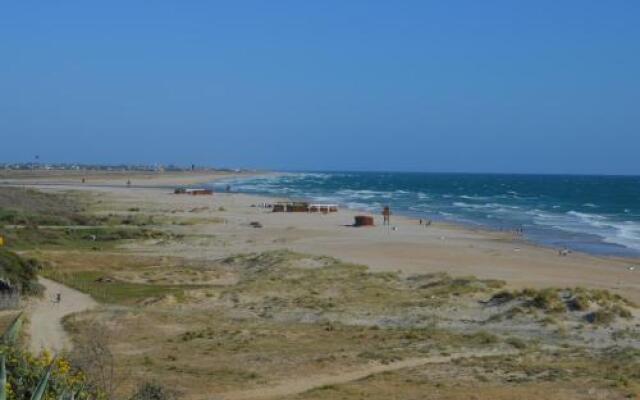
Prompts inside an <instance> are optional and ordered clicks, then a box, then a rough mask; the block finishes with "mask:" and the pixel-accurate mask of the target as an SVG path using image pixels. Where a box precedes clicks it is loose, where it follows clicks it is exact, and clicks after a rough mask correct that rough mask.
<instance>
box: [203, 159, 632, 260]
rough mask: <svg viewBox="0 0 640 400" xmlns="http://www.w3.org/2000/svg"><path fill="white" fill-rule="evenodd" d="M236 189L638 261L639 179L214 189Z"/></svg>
mask: <svg viewBox="0 0 640 400" xmlns="http://www.w3.org/2000/svg"><path fill="white" fill-rule="evenodd" d="M227 184H229V185H231V187H232V189H233V190H234V191H238V192H244V193H255V194H264V195H272V196H278V197H287V198H291V199H307V200H312V201H318V202H332V203H339V204H341V205H343V206H346V207H351V208H355V209H361V210H366V211H369V212H372V213H380V212H381V209H382V207H384V206H386V205H388V206H390V207H391V209H392V211H393V212H394V213H396V214H404V215H407V216H411V217H415V218H423V219H432V220H444V221H449V222H457V223H462V224H466V225H474V226H480V227H485V228H489V229H496V230H520V229H522V230H523V233H524V236H525V238H527V239H529V240H531V241H534V242H536V243H539V244H543V245H547V246H553V247H557V248H562V247H567V248H570V249H573V250H579V251H584V252H588V253H594V254H606V255H618V256H631V257H639V256H640V177H638V176H574V175H571V176H569V175H506V174H454V173H450V174H448V173H400V172H317V173H316V172H314V173H285V174H281V175H271V176H262V177H252V178H241V179H232V180H227V181H224V182H220V183H216V184H215V185H214V186H217V187H218V188H222V187H224V186H226V185H227Z"/></svg>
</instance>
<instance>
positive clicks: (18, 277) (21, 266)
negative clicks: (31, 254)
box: [0, 249, 42, 295]
mask: <svg viewBox="0 0 640 400" xmlns="http://www.w3.org/2000/svg"><path fill="white" fill-rule="evenodd" d="M41 268H42V267H41V265H40V263H39V262H38V261H36V260H33V259H25V258H23V257H21V256H19V255H18V254H16V253H14V252H12V251H9V250H3V249H0V279H2V281H3V282H4V283H5V284H7V285H8V286H9V288H8V289H9V290H16V291H18V292H19V293H21V294H24V295H36V294H39V293H40V292H41V291H42V287H41V286H40V285H39V284H38V282H37V274H38V271H39V270H40V269H41Z"/></svg>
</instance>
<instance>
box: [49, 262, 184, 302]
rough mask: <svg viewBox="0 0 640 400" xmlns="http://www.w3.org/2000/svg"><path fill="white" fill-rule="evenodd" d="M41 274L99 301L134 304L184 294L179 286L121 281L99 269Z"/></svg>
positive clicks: (51, 271)
mask: <svg viewBox="0 0 640 400" xmlns="http://www.w3.org/2000/svg"><path fill="white" fill-rule="evenodd" d="M42 275H43V276H45V277H47V278H49V279H53V280H55V281H57V282H60V283H62V284H64V285H67V286H70V287H72V288H74V289H77V290H79V291H81V292H84V293H87V294H89V295H91V297H93V298H94V299H95V300H96V301H98V302H101V303H114V304H135V303H139V302H140V301H142V300H145V299H149V298H160V297H163V296H167V295H173V296H175V297H176V298H177V299H178V300H180V299H181V298H183V296H184V288H183V287H181V286H174V285H150V284H143V283H131V282H122V281H118V280H115V279H112V278H110V277H109V276H108V275H106V274H105V273H103V272H100V271H76V272H69V273H64V272H63V273H60V272H56V271H54V270H50V269H49V270H46V269H45V270H44V271H43V273H42Z"/></svg>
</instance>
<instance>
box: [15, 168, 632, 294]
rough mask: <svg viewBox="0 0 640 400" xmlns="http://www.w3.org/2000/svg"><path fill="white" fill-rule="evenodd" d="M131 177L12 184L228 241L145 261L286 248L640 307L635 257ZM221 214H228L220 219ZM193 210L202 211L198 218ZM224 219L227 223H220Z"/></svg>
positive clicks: (203, 177)
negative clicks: (595, 291) (284, 209)
mask: <svg viewBox="0 0 640 400" xmlns="http://www.w3.org/2000/svg"><path fill="white" fill-rule="evenodd" d="M126 176H128V174H123V173H118V174H116V173H111V174H106V175H105V176H94V177H92V178H91V181H92V184H91V185H90V186H89V185H87V184H84V185H83V184H81V183H79V182H78V180H77V176H75V175H74V176H71V177H69V176H68V175H67V174H53V173H52V175H51V176H46V175H41V176H38V177H35V178H33V177H30V178H29V179H27V180H24V179H17V180H16V179H8V178H7V177H6V176H5V178H4V181H8V182H11V183H18V182H23V183H29V184H31V185H33V186H34V187H38V188H39V189H42V190H45V191H47V190H52V191H60V190H87V191H90V192H92V193H96V194H98V195H99V196H102V197H104V198H105V199H109V201H117V202H119V203H124V204H127V205H129V206H131V207H136V206H144V207H146V208H149V207H151V208H153V209H155V210H161V211H162V212H164V213H165V214H166V215H167V216H171V215H187V216H190V217H193V218H197V219H200V220H201V221H202V222H201V223H198V224H194V225H189V226H183V227H178V228H177V230H178V231H183V232H185V233H190V234H193V233H198V234H202V235H215V237H216V238H217V239H216V240H217V242H218V243H224V245H213V244H212V245H210V246H202V245H201V244H200V243H192V242H189V241H186V242H181V243H174V244H171V245H168V246H164V247H158V248H152V249H149V248H143V247H140V248H139V249H138V250H139V251H140V252H144V253H149V252H151V253H155V254H166V255H179V256H182V257H187V258H195V259H218V258H220V257H224V256H228V255H231V254H237V253H241V252H259V251H263V250H271V249H280V248H286V249H290V250H293V251H299V252H304V253H310V254H314V255H326V256H333V257H336V258H339V259H342V260H345V261H350V262H354V263H359V264H364V265H367V266H369V267H370V268H371V269H372V270H374V271H401V272H402V273H404V274H417V273H428V272H447V273H449V274H451V275H453V276H467V275H474V276H476V277H478V278H489V279H501V280H505V281H507V283H508V285H509V286H510V287H513V288H523V287H535V288H543V287H575V286H584V287H589V288H599V289H608V290H611V291H613V292H616V293H619V294H621V295H624V296H626V297H628V298H629V299H632V300H634V301H636V302H640V268H638V267H636V268H635V269H634V270H631V269H630V268H629V267H630V266H633V265H639V264H640V260H637V259H622V258H613V257H598V256H592V255H587V254H583V253H571V254H570V255H568V256H564V257H561V256H559V255H558V251H557V250H556V249H550V248H545V247H541V246H537V245H534V244H532V243H529V242H526V241H524V240H522V239H520V238H518V237H517V236H515V235H512V234H510V233H503V232H493V231H488V230H481V229H470V228H467V227H463V226H459V225H453V224H447V223H438V222H436V223H433V224H432V225H431V226H429V227H425V226H423V225H420V224H419V223H418V221H417V220H415V219H410V218H404V217H400V216H393V217H392V221H391V227H387V226H382V217H381V215H375V217H376V223H377V225H376V226H375V227H365V228H354V227H352V226H350V225H351V224H352V223H353V220H354V216H355V215H357V214H362V213H360V212H358V211H355V210H349V209H341V210H340V211H339V212H337V213H331V214H329V215H322V214H316V213H314V214H308V213H273V212H271V210H270V209H265V208H261V207H252V205H260V204H261V203H263V202H266V203H273V202H275V201H278V199H274V198H267V197H261V196H250V195H244V194H233V193H231V194H226V193H215V194H214V195H213V196H189V195H175V194H173V193H172V191H171V190H169V189H163V188H156V187H159V186H173V185H175V186H177V185H184V184H193V183H196V182H211V181H214V180H216V179H220V178H227V177H231V176H237V174H229V173H226V174H225V173H218V172H216V173H206V174H203V173H172V174H140V175H139V176H137V177H136V178H135V180H134V183H135V185H136V187H135V188H127V187H125V186H124V185H122V181H123V179H124V177H126ZM39 183H40V184H44V185H39ZM115 184H118V185H117V186H115ZM221 207H222V209H224V211H219V210H220V209H221ZM194 209H200V210H198V211H197V212H191V211H193V210H194ZM364 214H366V213H364ZM221 218H222V219H224V221H225V223H219V220H220V219H221ZM207 220H214V221H215V222H214V223H207V222H206V221H207ZM253 221H257V222H260V223H261V224H262V226H263V228H260V229H256V228H252V227H251V226H250V225H249V223H250V222H253ZM392 227H395V230H394V229H392Z"/></svg>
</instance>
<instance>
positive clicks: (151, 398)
mask: <svg viewBox="0 0 640 400" xmlns="http://www.w3.org/2000/svg"><path fill="white" fill-rule="evenodd" d="M177 398H178V395H177V393H176V392H175V391H173V390H170V389H167V388H166V387H164V386H163V385H161V384H160V383H157V382H145V383H143V384H141V385H139V386H138V388H137V389H136V392H135V393H134V394H133V396H132V397H131V400H174V399H177Z"/></svg>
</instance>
